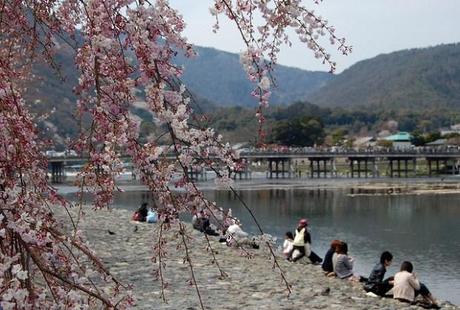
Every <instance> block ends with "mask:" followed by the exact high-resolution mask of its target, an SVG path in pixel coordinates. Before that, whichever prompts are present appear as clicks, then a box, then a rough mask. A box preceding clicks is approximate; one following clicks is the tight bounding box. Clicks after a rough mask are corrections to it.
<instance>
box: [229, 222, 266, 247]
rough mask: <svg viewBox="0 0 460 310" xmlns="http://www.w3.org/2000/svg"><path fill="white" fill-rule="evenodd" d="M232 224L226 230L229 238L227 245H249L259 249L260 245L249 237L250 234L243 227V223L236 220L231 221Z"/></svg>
mask: <svg viewBox="0 0 460 310" xmlns="http://www.w3.org/2000/svg"><path fill="white" fill-rule="evenodd" d="M231 222H232V224H231V225H230V226H229V227H228V229H227V231H226V232H225V235H226V239H227V246H236V247H238V246H245V245H246V246H249V247H252V248H254V249H258V248H259V245H258V244H257V242H255V241H254V240H253V239H252V240H251V239H250V238H249V234H248V233H247V232H245V231H244V230H243V229H242V228H241V224H240V223H238V222H237V221H236V220H232V221H231Z"/></svg>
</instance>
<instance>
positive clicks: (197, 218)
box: [192, 208, 219, 236]
mask: <svg viewBox="0 0 460 310" xmlns="http://www.w3.org/2000/svg"><path fill="white" fill-rule="evenodd" d="M195 210H196V208H195ZM192 212H193V211H192ZM192 226H193V228H195V229H196V230H199V231H201V232H202V233H205V234H207V235H210V236H219V233H218V232H216V231H215V230H214V229H213V228H212V227H211V222H210V221H209V216H208V215H207V214H206V212H205V211H204V210H201V211H199V212H196V213H195V214H194V215H193V217H192Z"/></svg>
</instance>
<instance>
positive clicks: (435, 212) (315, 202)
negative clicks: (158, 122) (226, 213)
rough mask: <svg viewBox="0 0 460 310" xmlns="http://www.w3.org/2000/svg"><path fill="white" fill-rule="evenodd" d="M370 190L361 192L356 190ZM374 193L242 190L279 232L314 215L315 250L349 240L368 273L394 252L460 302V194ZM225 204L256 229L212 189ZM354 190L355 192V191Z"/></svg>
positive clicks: (132, 200)
mask: <svg viewBox="0 0 460 310" xmlns="http://www.w3.org/2000/svg"><path fill="white" fill-rule="evenodd" d="M363 193H364V194H366V195H355V194H363ZM371 193H372V192H369V191H368V190H367V191H366V192H358V191H357V190H353V191H351V190H325V189H315V190H306V189H270V190H244V191H239V192H238V194H239V195H240V196H241V197H242V198H243V199H244V201H245V202H246V204H247V205H249V206H250V207H251V209H252V211H253V212H254V214H255V215H256V217H257V219H258V220H259V222H260V223H261V225H262V227H263V229H264V230H265V231H266V232H268V233H270V234H272V235H274V236H277V237H279V238H282V236H283V235H284V233H285V232H286V231H288V230H291V231H292V230H294V229H295V226H296V223H297V221H298V219H299V218H303V217H306V218H308V219H309V220H310V223H311V229H312V238H313V249H314V250H315V251H316V252H317V253H318V254H319V255H321V256H323V254H324V253H325V252H326V250H327V248H328V246H329V242H330V241H331V240H332V239H341V240H345V241H347V242H348V244H349V247H350V254H351V255H352V256H354V257H355V258H356V262H355V269H356V271H357V272H359V273H361V274H363V275H366V276H367V275H368V273H369V271H370V269H371V268H372V266H373V265H374V264H375V262H376V261H377V260H378V258H379V256H380V253H381V252H382V251H384V250H389V251H391V252H392V253H393V255H394V257H395V259H394V265H393V266H391V267H390V268H389V274H394V273H395V272H396V271H397V269H398V268H399V265H400V263H401V262H402V261H403V260H411V261H412V262H413V263H414V266H415V271H416V272H417V273H418V274H419V276H420V278H421V279H422V280H423V281H424V282H426V283H427V285H428V286H429V287H430V288H431V289H432V291H433V293H434V294H435V295H436V296H437V297H439V298H441V299H447V300H450V301H452V302H454V303H456V304H460V260H459V259H458V258H459V256H460V225H459V220H458V219H459V218H460V195H459V194H453V195H434V194H426V195H385V193H384V192H382V193H381V192H378V194H379V195H368V194H371ZM205 194H206V196H207V197H208V198H209V199H211V200H213V201H216V202H217V203H218V204H219V205H220V206H222V207H224V208H231V209H232V211H233V215H235V216H236V217H238V218H239V219H240V220H241V222H242V224H243V226H244V229H245V230H247V231H249V232H253V233H257V228H256V227H255V225H254V224H253V221H252V219H251V218H250V216H249V213H248V212H247V211H246V210H245V209H244V207H243V206H242V204H241V203H240V202H239V201H238V199H237V197H236V195H234V194H233V193H232V192H230V191H225V190H215V191H207V192H205ZM350 194H351V195H350ZM142 201H151V196H149V194H148V193H145V192H125V193H117V194H116V196H115V202H114V207H116V208H125V209H129V210H135V209H136V208H137V207H138V206H139V205H140V203H141V202H142Z"/></svg>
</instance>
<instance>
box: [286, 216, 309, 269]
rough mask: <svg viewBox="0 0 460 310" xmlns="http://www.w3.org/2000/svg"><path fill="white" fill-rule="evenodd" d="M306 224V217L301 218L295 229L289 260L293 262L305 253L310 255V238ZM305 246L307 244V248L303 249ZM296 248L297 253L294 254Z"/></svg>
mask: <svg viewBox="0 0 460 310" xmlns="http://www.w3.org/2000/svg"><path fill="white" fill-rule="evenodd" d="M307 226H308V221H307V220H306V219H301V220H300V221H299V225H298V226H297V229H296V230H295V237H294V242H293V247H292V253H291V261H293V262H295V261H298V260H299V259H301V258H302V257H304V256H305V255H307V256H310V247H309V245H310V243H311V238H310V233H309V232H308V229H307ZM306 246H308V249H305V247H306ZM296 250H297V251H298V252H299V254H297V255H294V254H295V253H296V252H297V251H296ZM306 250H308V253H307V252H306Z"/></svg>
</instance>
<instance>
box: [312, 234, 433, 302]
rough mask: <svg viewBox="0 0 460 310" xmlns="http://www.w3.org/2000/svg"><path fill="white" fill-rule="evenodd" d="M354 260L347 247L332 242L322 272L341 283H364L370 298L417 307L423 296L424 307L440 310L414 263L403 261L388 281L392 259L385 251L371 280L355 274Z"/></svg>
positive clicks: (373, 271)
mask: <svg viewBox="0 0 460 310" xmlns="http://www.w3.org/2000/svg"><path fill="white" fill-rule="evenodd" d="M353 261H354V259H353V258H352V257H351V256H349V255H348V245H347V243H346V242H343V241H340V240H333V241H332V242H331V246H330V248H329V250H328V251H327V253H326V255H325V257H324V261H323V264H322V266H321V267H322V268H323V270H324V273H325V274H326V275H327V276H337V277H338V278H340V279H347V280H351V281H359V282H364V290H365V291H366V292H368V293H370V294H371V295H373V294H375V295H376V296H381V297H386V296H387V297H393V298H394V299H397V300H399V301H402V302H406V303H414V301H415V297H417V296H418V295H421V296H422V297H423V299H424V301H425V302H426V304H423V306H425V307H427V308H433V309H438V308H439V306H438V305H437V303H436V300H435V299H434V298H433V296H432V295H431V293H430V291H429V290H428V288H427V287H426V286H425V285H424V284H423V283H420V281H419V280H418V279H417V276H416V274H415V273H413V269H414V267H413V265H412V263H411V262H408V261H404V262H403V263H402V264H401V268H400V271H399V272H398V273H396V275H395V276H394V277H389V278H386V279H385V273H386V271H387V268H388V267H389V266H390V265H391V263H392V262H393V255H392V254H391V253H390V252H388V251H385V252H383V253H382V254H381V256H380V261H379V262H378V263H377V264H376V265H375V267H374V268H373V269H372V271H371V273H370V275H369V277H368V278H364V277H362V276H358V275H356V274H355V273H354V272H353Z"/></svg>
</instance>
